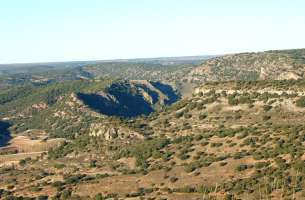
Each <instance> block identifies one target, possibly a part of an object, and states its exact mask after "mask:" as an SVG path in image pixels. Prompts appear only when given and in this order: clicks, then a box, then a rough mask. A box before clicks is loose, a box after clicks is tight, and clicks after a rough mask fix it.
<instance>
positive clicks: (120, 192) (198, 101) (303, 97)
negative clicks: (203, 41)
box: [0, 50, 305, 200]
mask: <svg viewBox="0 0 305 200" xmlns="http://www.w3.org/2000/svg"><path fill="white" fill-rule="evenodd" d="M304 56H305V52H304V50H285V51H268V52H261V53H244V54H234V55H225V56H220V57H216V58H210V59H209V60H206V61H203V62H202V64H200V65H199V66H195V65H194V64H190V63H187V64H186V65H185V63H184V62H183V64H182V65H181V63H179V64H177V63H175V64H170V66H168V67H165V68H163V67H164V66H162V65H163V64H164V63H163V61H162V64H160V62H161V61H160V60H158V61H154V62H153V65H151V64H152V63H151V62H152V61H149V62H150V63H147V61H142V60H141V62H145V64H143V63H138V62H132V63H130V62H129V63H124V64H122V62H121V61H120V62H118V63H111V62H110V63H109V62H106V63H102V64H101V63H99V64H96V63H93V64H92V63H91V64H90V65H87V66H82V67H80V68H78V69H77V70H81V71H82V73H83V74H87V75H88V76H86V78H84V77H83V78H80V79H78V80H75V79H76V78H75V79H74V78H72V79H71V80H70V79H68V80H66V78H63V79H61V80H59V79H58V80H55V79H54V80H52V81H50V82H44V83H39V84H33V83H31V81H30V82H28V79H27V78H25V79H24V80H26V81H25V82H23V83H18V84H13V85H11V86H10V87H5V89H2V90H1V91H0V119H1V120H0V136H1V137H0V140H1V139H2V144H1V145H2V146H0V199H14V198H19V199H22V198H25V197H27V198H29V199H48V198H49V199H59V200H63V199H65V200H66V199H80V200H83V199H84V200H87V199H94V200H100V199H130V200H134V199H151V200H152V199H156V200H159V199H168V200H184V199H194V200H195V199H196V200H197V199H204V200H207V199H250V200H252V199H253V200H256V199H274V200H276V199H304V198H305V190H304V188H305V126H304V121H305V115H304V113H305V79H304V72H303V71H304V63H305V62H304ZM124 62H127V61H124ZM139 62H140V61H139ZM168 62H170V61H169V60H167V61H166V64H168ZM158 66H159V67H158ZM186 66H187V67H186ZM116 67H117V68H116ZM75 69H76V68H75ZM70 70H71V71H70ZM73 70H74V69H72V68H71V69H69V72H73V73H75V74H77V73H78V72H77V71H73ZM56 73H60V74H61V72H60V71H57V72H56ZM50 74H52V73H50ZM50 74H49V75H50ZM53 75H54V74H53ZM70 75H71V74H70V73H67V74H65V75H64V74H62V76H66V77H71V76H70ZM56 76H57V75H54V77H56ZM62 76H58V77H62ZM72 77H74V76H72ZM135 78H143V80H142V79H135ZM287 79H289V80H287ZM160 80H161V81H160ZM174 82H175V83H174ZM186 86H187V87H186ZM193 87H195V88H194V89H193ZM186 89H187V90H186ZM183 90H185V91H184V92H188V93H189V94H190V95H188V96H184V97H181V96H182V94H181V93H183Z"/></svg>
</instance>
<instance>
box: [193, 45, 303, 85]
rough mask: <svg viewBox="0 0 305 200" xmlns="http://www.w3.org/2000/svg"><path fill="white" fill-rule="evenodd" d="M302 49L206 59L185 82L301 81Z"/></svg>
mask: <svg viewBox="0 0 305 200" xmlns="http://www.w3.org/2000/svg"><path fill="white" fill-rule="evenodd" d="M304 72H305V50H304V49H298V50H284V51H266V52H259V53H242V54H232V55H225V56H220V57H216V58H212V59H209V60H207V61H205V62H203V63H202V64H201V65H200V66H199V67H196V68H194V69H192V70H191V71H190V73H189V74H188V80H189V81H192V82H197V83H202V82H206V81H229V80H265V79H270V80H285V79H300V78H304V76H305V74H304Z"/></svg>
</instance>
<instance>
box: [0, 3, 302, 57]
mask: <svg viewBox="0 0 305 200" xmlns="http://www.w3.org/2000/svg"><path fill="white" fill-rule="evenodd" d="M304 10H305V1H304V0H1V1H0V63H19V62H44V61H70V60H96V59H116V58H140V57H163V56H187V55H205V54H224V53H233V52H244V51H261V50H270V49H289V48H305V12H304Z"/></svg>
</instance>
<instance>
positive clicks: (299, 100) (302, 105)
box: [296, 97, 305, 108]
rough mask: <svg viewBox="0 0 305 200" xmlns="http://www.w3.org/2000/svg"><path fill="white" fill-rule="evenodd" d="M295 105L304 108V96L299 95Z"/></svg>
mask: <svg viewBox="0 0 305 200" xmlns="http://www.w3.org/2000/svg"><path fill="white" fill-rule="evenodd" d="M296 106H298V107H301V108H304V107H305V97H300V98H299V99H298V100H296Z"/></svg>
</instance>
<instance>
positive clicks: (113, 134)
mask: <svg viewBox="0 0 305 200" xmlns="http://www.w3.org/2000/svg"><path fill="white" fill-rule="evenodd" d="M89 135H90V136H93V137H101V138H103V139H105V140H106V141H110V140H113V139H116V138H120V139H124V138H143V136H142V135H140V134H138V133H137V132H135V131H131V130H130V129H128V128H124V127H121V126H118V127H114V126H113V125H111V124H107V123H94V124H91V126H90V132H89Z"/></svg>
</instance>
